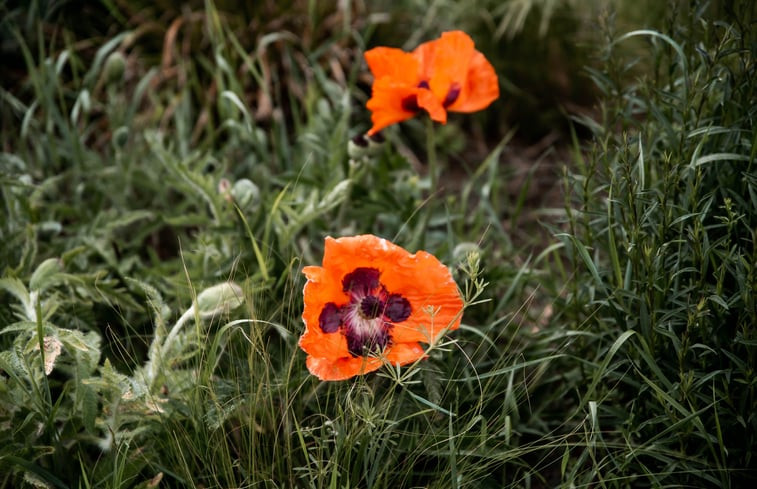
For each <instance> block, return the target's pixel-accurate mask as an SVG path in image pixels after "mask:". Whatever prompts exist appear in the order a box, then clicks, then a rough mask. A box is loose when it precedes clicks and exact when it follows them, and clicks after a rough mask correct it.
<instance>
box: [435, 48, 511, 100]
mask: <svg viewBox="0 0 757 489" xmlns="http://www.w3.org/2000/svg"><path fill="white" fill-rule="evenodd" d="M497 98H499V82H498V81H497V73H496V72H495V71H494V67H493V66H492V65H491V63H489V61H487V60H486V58H485V57H484V55H483V54H481V53H480V52H478V51H476V52H474V53H473V56H472V57H471V60H470V64H469V65H468V73H467V75H466V77H465V81H464V83H462V90H461V91H460V95H459V97H458V98H457V100H456V101H455V102H454V103H453V104H451V105H450V106H449V107H447V110H449V111H453V112H476V111H478V110H481V109H484V108H486V107H488V106H489V104H491V103H492V102H493V101H495V100H497Z"/></svg>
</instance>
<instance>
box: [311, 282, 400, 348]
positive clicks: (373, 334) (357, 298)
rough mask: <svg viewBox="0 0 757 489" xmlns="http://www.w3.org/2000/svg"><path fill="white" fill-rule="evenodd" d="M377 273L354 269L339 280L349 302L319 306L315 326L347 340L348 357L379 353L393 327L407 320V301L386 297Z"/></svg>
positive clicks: (390, 340) (389, 341)
mask: <svg viewBox="0 0 757 489" xmlns="http://www.w3.org/2000/svg"><path fill="white" fill-rule="evenodd" d="M380 275H381V272H379V270H378V269H375V268H370V267H358V268H356V269H354V270H353V271H352V272H350V273H348V274H347V275H345V276H344V278H343V279H342V290H343V291H344V292H345V293H346V294H347V295H348V296H349V302H347V303H346V304H343V305H341V306H338V305H337V304H336V303H334V302H328V303H327V304H326V305H324V306H323V309H322V310H321V314H320V316H319V317H318V323H319V326H320V328H321V330H322V331H323V332H324V333H336V332H337V331H341V333H342V334H343V335H345V337H346V338H347V349H348V351H349V352H350V355H352V356H354V357H357V356H366V355H373V354H376V353H379V352H380V351H382V350H384V349H385V348H386V347H387V346H389V345H390V344H391V342H392V337H391V330H392V327H393V326H394V324H396V323H401V322H402V321H404V320H406V319H407V318H409V317H410V314H411V313H412V308H411V306H410V301H408V300H407V299H405V298H404V297H402V295H400V294H390V293H389V292H388V291H387V290H386V287H385V286H384V285H383V284H382V283H381V282H380V280H379V277H380Z"/></svg>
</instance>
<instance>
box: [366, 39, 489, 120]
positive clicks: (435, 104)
mask: <svg viewBox="0 0 757 489" xmlns="http://www.w3.org/2000/svg"><path fill="white" fill-rule="evenodd" d="M365 60H366V62H367V63H368V67H369V68H370V70H371V73H373V76H374V81H373V89H372V95H371V98H370V100H368V103H367V104H366V106H367V107H368V109H369V110H370V111H371V121H372V122H373V127H371V129H370V130H369V131H368V134H369V135H372V134H375V133H377V132H378V131H380V130H381V129H383V128H385V127H386V126H389V125H391V124H395V123H397V122H400V121H404V120H406V119H410V118H411V117H413V116H415V115H416V114H417V113H418V112H419V111H420V110H421V109H423V110H425V111H426V112H428V115H429V117H431V119H432V120H434V121H437V122H441V123H442V124H445V123H446V122H447V112H448V111H451V112H475V111H477V110H481V109H483V108H485V107H487V106H488V105H489V104H490V103H492V102H493V101H494V100H496V99H497V98H498V97H499V83H498V81H497V74H496V73H495V72H494V68H493V67H492V65H491V63H489V61H487V60H486V58H485V57H484V55H483V54H481V53H480V52H479V51H476V49H475V48H474V44H473V40H472V39H471V38H470V37H469V36H468V35H467V34H466V33H464V32H462V31H450V32H445V33H443V34H442V35H441V37H440V38H439V39H436V40H434V41H429V42H426V43H423V44H421V45H420V46H418V47H417V48H415V50H413V51H412V52H411V53H408V52H405V51H402V50H401V49H397V48H388V47H377V48H373V49H371V50H369V51H366V52H365Z"/></svg>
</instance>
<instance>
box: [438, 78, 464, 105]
mask: <svg viewBox="0 0 757 489" xmlns="http://www.w3.org/2000/svg"><path fill="white" fill-rule="evenodd" d="M461 90H462V87H461V86H460V84H459V83H457V82H452V84H451V85H450V86H449V90H447V96H446V97H444V101H443V102H442V106H443V107H444V108H445V109H446V108H447V107H449V106H450V105H452V104H454V103H455V101H456V100H457V98H458V97H459V96H460V91H461Z"/></svg>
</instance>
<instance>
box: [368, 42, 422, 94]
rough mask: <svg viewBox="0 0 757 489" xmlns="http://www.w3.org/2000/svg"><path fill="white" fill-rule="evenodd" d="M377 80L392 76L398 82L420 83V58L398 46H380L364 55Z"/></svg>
mask: <svg viewBox="0 0 757 489" xmlns="http://www.w3.org/2000/svg"><path fill="white" fill-rule="evenodd" d="M363 56H364V57H365V61H366V63H368V68H370V70H371V73H373V77H374V78H375V79H376V80H380V79H381V78H385V77H386V78H390V79H391V80H393V81H394V82H396V83H398V84H405V85H408V86H413V87H414V86H416V85H418V81H419V79H418V60H417V59H416V58H415V56H413V55H412V54H410V53H406V52H405V51H403V50H401V49H397V48H386V47H378V48H373V49H370V50H368V51H366V52H365V54H364V55H363Z"/></svg>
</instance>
